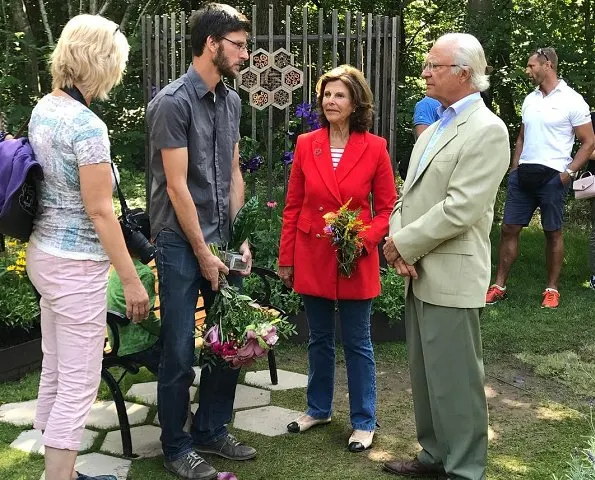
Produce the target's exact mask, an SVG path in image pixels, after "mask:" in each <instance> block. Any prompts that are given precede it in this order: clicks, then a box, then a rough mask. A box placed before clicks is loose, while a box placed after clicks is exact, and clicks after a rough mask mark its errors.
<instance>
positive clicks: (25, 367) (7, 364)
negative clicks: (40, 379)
mask: <svg viewBox="0 0 595 480" xmlns="http://www.w3.org/2000/svg"><path fill="white" fill-rule="evenodd" d="M35 335H37V337H38V338H31V339H30V340H26V341H24V342H23V343H19V344H18V345H14V346H10V347H3V348H0V382H10V381H13V380H19V379H20V378H22V377H24V376H25V375H26V374H27V373H29V372H32V371H33V370H37V369H38V368H40V367H41V359H42V353H41V336H39V332H37V331H33V332H31V336H30V337H33V336H35Z"/></svg>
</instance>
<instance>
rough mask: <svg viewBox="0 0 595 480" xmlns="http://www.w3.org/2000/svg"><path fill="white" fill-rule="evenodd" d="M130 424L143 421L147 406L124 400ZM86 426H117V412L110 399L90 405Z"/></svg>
mask: <svg viewBox="0 0 595 480" xmlns="http://www.w3.org/2000/svg"><path fill="white" fill-rule="evenodd" d="M124 403H125V405H126V413H127V414H128V421H129V422H130V425H136V424H139V423H143V422H144V421H145V420H146V419H147V415H148V414H149V407H146V406H144V405H138V404H137V403H131V402H124ZM87 426H89V427H93V428H98V429H102V430H106V429H112V428H118V427H119V426H120V422H118V412H117V411H116V404H115V403H114V402H112V401H109V402H105V401H100V402H95V403H94V404H93V406H92V407H91V413H90V414H89V418H88V419H87Z"/></svg>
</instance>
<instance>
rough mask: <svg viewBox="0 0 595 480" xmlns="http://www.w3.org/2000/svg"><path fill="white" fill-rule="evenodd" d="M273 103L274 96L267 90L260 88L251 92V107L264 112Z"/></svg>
mask: <svg viewBox="0 0 595 480" xmlns="http://www.w3.org/2000/svg"><path fill="white" fill-rule="evenodd" d="M272 101H273V94H272V93H271V92H268V91H267V90H265V89H263V88H261V87H258V88H257V89H255V90H253V91H252V92H250V105H252V106H253V107H254V108H257V109H258V110H264V109H265V108H266V107H268V106H269V105H270V104H271V103H272Z"/></svg>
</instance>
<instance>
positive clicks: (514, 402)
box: [500, 398, 531, 410]
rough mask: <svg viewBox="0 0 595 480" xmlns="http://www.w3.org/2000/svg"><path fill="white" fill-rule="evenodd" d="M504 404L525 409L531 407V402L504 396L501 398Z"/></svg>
mask: <svg viewBox="0 0 595 480" xmlns="http://www.w3.org/2000/svg"><path fill="white" fill-rule="evenodd" d="M500 402H502V403H503V404H504V405H506V406H508V407H510V408H518V409H523V410H528V409H530V408H531V404H530V403H528V402H519V401H518V400H513V399H511V398H503V399H502V400H500Z"/></svg>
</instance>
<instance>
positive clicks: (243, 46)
mask: <svg viewBox="0 0 595 480" xmlns="http://www.w3.org/2000/svg"><path fill="white" fill-rule="evenodd" d="M222 38H223V40H227V41H228V42H229V43H233V44H234V45H235V46H236V48H237V49H238V50H239V51H240V52H248V44H247V43H244V42H234V41H233V40H230V39H229V38H227V37H222Z"/></svg>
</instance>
